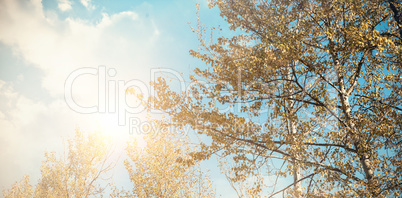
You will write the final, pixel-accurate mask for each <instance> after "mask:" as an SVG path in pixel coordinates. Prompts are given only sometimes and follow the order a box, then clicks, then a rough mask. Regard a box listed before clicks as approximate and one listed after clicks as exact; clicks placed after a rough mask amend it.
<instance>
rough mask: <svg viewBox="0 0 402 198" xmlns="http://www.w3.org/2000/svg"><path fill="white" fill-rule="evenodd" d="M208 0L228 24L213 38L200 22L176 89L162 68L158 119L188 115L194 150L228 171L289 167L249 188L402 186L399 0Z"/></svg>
mask: <svg viewBox="0 0 402 198" xmlns="http://www.w3.org/2000/svg"><path fill="white" fill-rule="evenodd" d="M210 6H211V7H214V6H215V7H218V8H219V10H220V12H221V16H222V17H223V18H224V19H225V21H226V22H227V23H228V24H229V27H230V29H231V30H234V31H236V35H235V36H233V37H229V38H227V37H225V35H223V36H222V34H220V36H219V37H218V38H217V39H215V40H213V41H214V42H213V43H212V44H210V43H209V42H207V41H206V40H205V34H206V28H205V27H203V26H198V28H196V29H195V31H196V32H197V34H198V35H199V40H200V45H201V49H200V50H198V51H194V50H191V51H190V53H191V54H192V55H193V56H194V57H196V58H199V59H201V60H202V61H204V62H205V63H206V64H207V68H205V69H204V68H203V67H200V68H197V69H195V70H194V73H195V75H194V76H191V80H192V81H193V84H192V86H191V87H189V89H188V90H187V92H185V93H176V92H173V91H171V90H170V89H168V87H169V86H168V85H167V83H166V81H165V80H164V79H162V78H160V79H159V80H157V81H156V82H154V84H153V85H154V87H155V89H156V91H157V94H156V95H155V96H154V97H151V98H150V99H149V106H148V107H149V108H156V109H159V110H162V111H163V112H165V114H167V115H168V116H169V117H170V118H171V121H169V122H168V123H167V124H179V125H178V126H186V125H187V126H188V125H189V126H191V127H192V129H193V130H195V131H197V132H198V133H200V134H204V135H206V136H208V137H209V138H210V139H211V143H204V144H202V149H203V150H202V151H201V152H197V153H193V156H194V157H195V158H196V159H198V160H204V159H207V158H209V157H210V156H211V155H212V154H216V153H219V154H221V155H222V156H224V157H228V158H230V159H231V160H233V162H234V165H235V166H234V167H232V168H231V170H232V171H233V173H234V175H235V176H236V177H234V178H233V179H234V180H236V179H239V178H241V177H246V176H253V175H254V176H255V175H264V176H266V177H274V178H275V177H279V178H286V177H288V176H292V177H293V179H292V180H291V181H290V180H287V181H289V182H288V184H286V185H283V187H282V188H281V189H278V188H270V189H265V188H260V189H259V190H257V191H256V192H255V194H256V195H257V194H260V195H262V194H261V193H263V194H264V195H268V196H271V195H275V194H277V193H281V192H286V193H288V194H289V195H294V196H304V197H306V196H308V197H313V196H320V197H321V196H341V197H353V196H362V197H385V196H398V195H399V194H400V193H401V190H402V180H401V179H402V174H400V173H401V169H402V160H401V157H402V147H401V144H402V141H401V139H402V131H401V130H402V116H401V111H402V105H401V103H402V98H401V97H402V86H401V81H402V76H401V74H402V64H401V63H402V62H401V55H402V45H401V41H402V40H401V38H402V35H401V33H402V26H401V24H402V23H401V21H402V20H401V16H402V14H401V10H402V9H401V6H402V3H401V2H400V1H393V0H389V1H383V0H381V1H380V0H370V1H368V0H358V1H349V0H335V1H324V0H309V1H306V0H294V1H278V0H271V1H249V0H212V1H210ZM217 31H220V30H219V29H218V30H217ZM271 164H277V165H278V166H276V167H274V166H270V165H271ZM281 164H282V166H281ZM273 181H275V179H274V180H273ZM257 183H259V184H261V183H260V182H259V181H257ZM257 183H256V185H257ZM270 185H272V184H270ZM274 186H277V185H275V184H274Z"/></svg>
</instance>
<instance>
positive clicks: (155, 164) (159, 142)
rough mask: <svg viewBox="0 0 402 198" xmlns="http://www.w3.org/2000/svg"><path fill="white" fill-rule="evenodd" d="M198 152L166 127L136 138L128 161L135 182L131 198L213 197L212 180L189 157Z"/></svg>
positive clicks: (128, 148)
mask: <svg viewBox="0 0 402 198" xmlns="http://www.w3.org/2000/svg"><path fill="white" fill-rule="evenodd" d="M158 128H159V127H158ZM141 139H142V140H141ZM194 149H195V147H194V146H191V145H190V144H189V142H188V141H187V140H186V138H185V137H182V138H180V135H179V134H176V132H175V131H168V130H167V129H166V128H163V127H161V128H159V130H158V131H156V133H155V134H154V135H153V133H147V134H146V135H145V136H143V137H142V138H132V139H131V141H130V142H129V143H128V145H127V148H126V151H127V154H128V156H129V159H128V160H126V161H125V165H126V169H127V171H128V173H129V176H130V180H131V182H132V183H133V189H132V192H131V193H127V194H129V195H130V196H129V197H133V196H134V197H213V196H214V190H213V189H212V186H211V184H212V183H211V181H210V180H209V177H208V176H207V175H206V174H205V173H204V172H202V171H201V168H200V166H199V164H198V163H193V160H192V159H191V158H189V157H188V153H189V152H191V151H194Z"/></svg>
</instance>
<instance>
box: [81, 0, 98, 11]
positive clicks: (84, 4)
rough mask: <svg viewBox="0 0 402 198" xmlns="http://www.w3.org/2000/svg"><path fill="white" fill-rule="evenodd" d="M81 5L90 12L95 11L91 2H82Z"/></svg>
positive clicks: (83, 0)
mask: <svg viewBox="0 0 402 198" xmlns="http://www.w3.org/2000/svg"><path fill="white" fill-rule="evenodd" d="M81 4H82V5H83V6H85V7H86V8H87V9H89V10H92V9H95V6H93V5H91V0H81Z"/></svg>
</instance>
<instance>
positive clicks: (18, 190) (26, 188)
mask: <svg viewBox="0 0 402 198" xmlns="http://www.w3.org/2000/svg"><path fill="white" fill-rule="evenodd" d="M32 195H33V189H32V185H31V184H30V183H29V177H28V176H24V178H22V180H21V181H19V182H16V183H15V184H13V185H12V186H11V188H10V189H8V190H4V191H3V197H4V198H18V197H32Z"/></svg>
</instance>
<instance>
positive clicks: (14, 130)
mask: <svg viewBox="0 0 402 198" xmlns="http://www.w3.org/2000/svg"><path fill="white" fill-rule="evenodd" d="M198 2H199V3H200V12H201V20H202V22H204V23H206V24H208V25H216V24H218V23H221V22H222V20H221V19H220V18H219V12H218V10H215V9H212V10H210V9H208V7H207V3H206V0H199V1H198ZM196 3H197V1H196V0H148V1H146V0H135V1H129V0H127V1H123V0H119V1H117V0H98V1H95V0H92V1H91V0H42V1H41V0H0V129H1V130H0V161H1V163H0V188H1V189H3V188H4V187H9V186H10V185H11V184H12V183H14V182H15V181H17V180H20V179H21V178H22V176H23V175H24V174H29V175H31V180H32V181H36V180H37V179H38V177H39V175H40V169H39V168H40V164H41V161H42V160H44V155H43V153H44V151H46V150H47V151H61V150H62V147H63V146H62V141H63V139H65V138H68V137H71V135H72V134H73V133H74V130H75V129H76V128H77V127H79V128H81V129H83V130H84V131H91V130H100V129H101V130H104V131H106V132H108V133H109V134H113V136H116V137H119V138H120V139H126V138H128V137H129V136H130V134H129V127H128V126H127V123H128V122H129V121H130V120H129V119H130V115H131V116H132V115H133V113H134V114H135V115H136V117H138V118H139V119H142V120H143V119H145V118H144V114H143V113H138V112H139V111H140V110H141V109H139V108H137V105H138V104H137V102H135V101H134V100H132V98H130V97H129V96H128V97H126V96H124V94H123V96H124V97H119V96H121V90H123V88H125V87H126V86H131V85H134V86H136V87H138V89H141V90H144V91H149V90H148V89H149V87H148V82H149V80H151V77H152V74H153V73H154V74H160V72H161V71H163V72H170V73H171V74H172V75H178V74H180V73H183V75H182V76H183V78H186V77H187V76H188V74H189V70H190V68H194V67H197V66H200V65H201V66H202V63H201V62H199V61H198V60H196V59H194V58H192V57H191V56H190V55H189V53H188V51H189V50H190V49H197V47H198V41H197V36H196V34H195V33H193V32H192V31H191V28H190V26H196V22H197V20H196V14H195V12H196ZM188 23H190V25H189V24H188ZM158 71H159V73H157V72H158ZM98 85H99V86H98ZM133 101H134V102H133ZM119 105H120V106H119ZM126 111H128V112H127V113H126ZM130 112H131V114H130ZM119 122H121V123H120V125H121V126H118V124H119ZM120 168H121V167H120ZM211 168H214V167H211ZM121 171H124V170H121ZM122 175H123V176H124V174H123V173H122ZM215 179H216V182H215V185H216V187H217V190H218V193H222V192H226V193H223V194H226V195H227V196H228V197H230V196H231V195H230V194H228V193H227V192H229V191H228V189H227V187H228V186H225V184H223V183H224V182H223V180H222V177H219V176H216V178H215ZM120 180H121V181H120V182H123V183H124V182H126V181H128V176H127V178H121V179H120ZM219 189H222V190H219ZM232 193H233V192H232Z"/></svg>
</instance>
